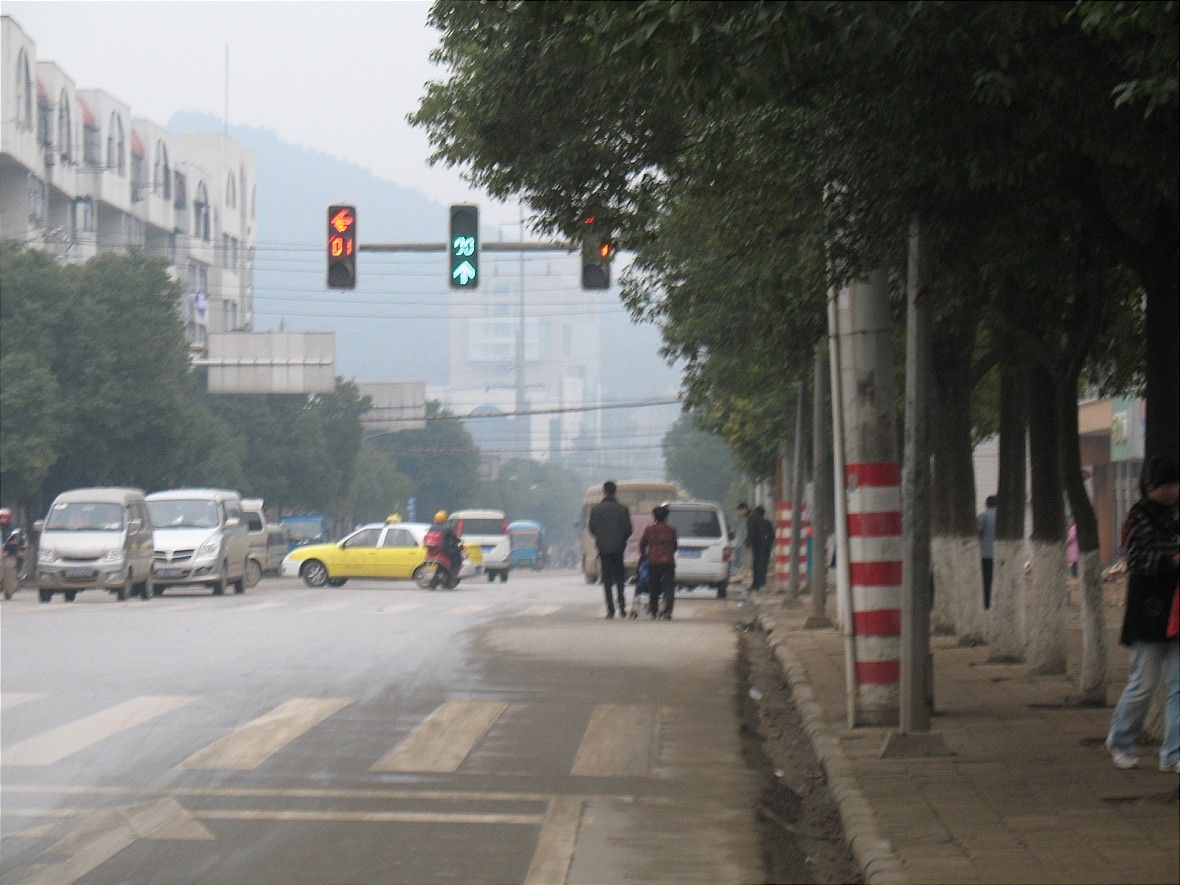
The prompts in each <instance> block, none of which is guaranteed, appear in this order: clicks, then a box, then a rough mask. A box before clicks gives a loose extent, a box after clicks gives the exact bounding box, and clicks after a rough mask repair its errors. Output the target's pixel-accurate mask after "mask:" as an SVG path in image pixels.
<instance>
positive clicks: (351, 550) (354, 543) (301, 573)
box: [282, 522, 483, 587]
mask: <svg viewBox="0 0 1180 885" xmlns="http://www.w3.org/2000/svg"><path fill="white" fill-rule="evenodd" d="M429 528H430V526H429V525H427V524H426V523H422V522H390V523H380V522H376V523H371V524H369V525H364V526H361V527H360V528H358V529H357V530H356V531H354V532H352V533H351V534H349V535H346V536H345V537H344V538H343V539H341V540H339V541H336V542H335V543H333V544H311V545H306V546H303V547H296V548H295V549H294V550H292V551H291V552H290V553H288V554H287V556H286V557H285V558H284V559H283V566H282V575H283V577H285V578H294V577H301V578H303V581H304V583H305V584H307V586H308V587H323V586H324V585H325V584H327V585H328V586H330V587H342V586H344V584H345V583H347V582H348V580H349V578H370V579H378V580H381V579H384V580H408V579H411V578H413V577H414V572H415V571H417V569H418V566H420V565H421V564H422V562H423V560H425V559H426V546H425V544H424V543H423V542H424V541H425V539H426V532H427V530H428V529H429ZM463 540H464V542H465V543H464V545H463V547H464V554H465V559H464V561H463V568H462V569H460V571H459V579H460V580H462V579H464V578H472V577H475V576H476V575H478V574H479V573H480V572H481V571H483V557H482V553H481V551H480V547H479V545H478V544H473V543H466V540H467V539H466V538H464V539H463Z"/></svg>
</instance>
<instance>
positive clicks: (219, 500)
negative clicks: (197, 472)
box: [147, 489, 250, 596]
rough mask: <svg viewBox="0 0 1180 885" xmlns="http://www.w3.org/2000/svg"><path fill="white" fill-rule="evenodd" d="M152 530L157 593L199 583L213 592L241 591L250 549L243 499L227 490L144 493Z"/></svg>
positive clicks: (219, 593) (244, 581)
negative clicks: (231, 587)
mask: <svg viewBox="0 0 1180 885" xmlns="http://www.w3.org/2000/svg"><path fill="white" fill-rule="evenodd" d="M147 506H148V511H149V512H150V513H151V516H152V525H153V526H154V529H155V557H154V574H155V583H156V595H157V596H158V595H159V594H161V593H163V592H164V590H165V588H167V587H178V586H181V585H185V584H198V585H204V586H207V587H212V588H213V595H214V596H220V595H221V594H223V593H225V586H226V584H232V585H233V588H234V593H245V592H246V561H247V558H248V556H249V553H250V548H249V544H250V542H249V539H248V538H247V536H246V522H245V520H244V518H243V515H242V499H241V496H239V495H238V493H237V492H233V491H227V490H226V489H173V490H171V491H167V492H153V493H152V494H150V495H148V496H147Z"/></svg>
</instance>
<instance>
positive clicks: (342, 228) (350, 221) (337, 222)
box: [328, 206, 356, 233]
mask: <svg viewBox="0 0 1180 885" xmlns="http://www.w3.org/2000/svg"><path fill="white" fill-rule="evenodd" d="M328 223H329V224H330V225H331V226H332V227H333V228H335V230H336V231H337V233H345V232H347V231H348V229H349V228H351V227H352V226H353V225H354V224H356V215H354V214H353V212H352V210H351V208H349V207H348V206H345V207H344V208H343V209H341V210H340V211H339V212H337V213H336V214H335V215H333V216H332V217H331V218H330V219H329V220H328Z"/></svg>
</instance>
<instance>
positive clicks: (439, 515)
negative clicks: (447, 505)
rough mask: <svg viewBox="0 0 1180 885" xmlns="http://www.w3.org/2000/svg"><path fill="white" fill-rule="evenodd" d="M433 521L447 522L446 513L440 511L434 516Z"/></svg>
mask: <svg viewBox="0 0 1180 885" xmlns="http://www.w3.org/2000/svg"><path fill="white" fill-rule="evenodd" d="M434 521H435V522H446V521H447V512H446V511H445V510H440V511H439V512H438V513H436V514H434Z"/></svg>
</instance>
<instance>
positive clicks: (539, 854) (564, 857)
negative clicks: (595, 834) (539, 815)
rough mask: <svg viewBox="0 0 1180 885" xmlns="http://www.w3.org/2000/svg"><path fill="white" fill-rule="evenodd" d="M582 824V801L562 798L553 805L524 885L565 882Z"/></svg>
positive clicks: (538, 840) (542, 825) (552, 884)
mask: <svg viewBox="0 0 1180 885" xmlns="http://www.w3.org/2000/svg"><path fill="white" fill-rule="evenodd" d="M581 822H582V799H581V798H579V797H577V796H559V797H557V798H556V799H554V800H553V801H551V802H550V803H549V811H548V812H547V813H546V815H545V822H544V823H543V824H541V833H540V835H539V836H538V837H537V850H536V851H534V852H533V861H532V863H530V864H529V871H528V874H527V875H526V876H525V877H524V885H554V883H562V882H565V880H566V876H567V875H568V874H569V869H570V862H571V861H573V859H574V843H575V842H576V841H577V838H578V825H579V824H580V823H581Z"/></svg>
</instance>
